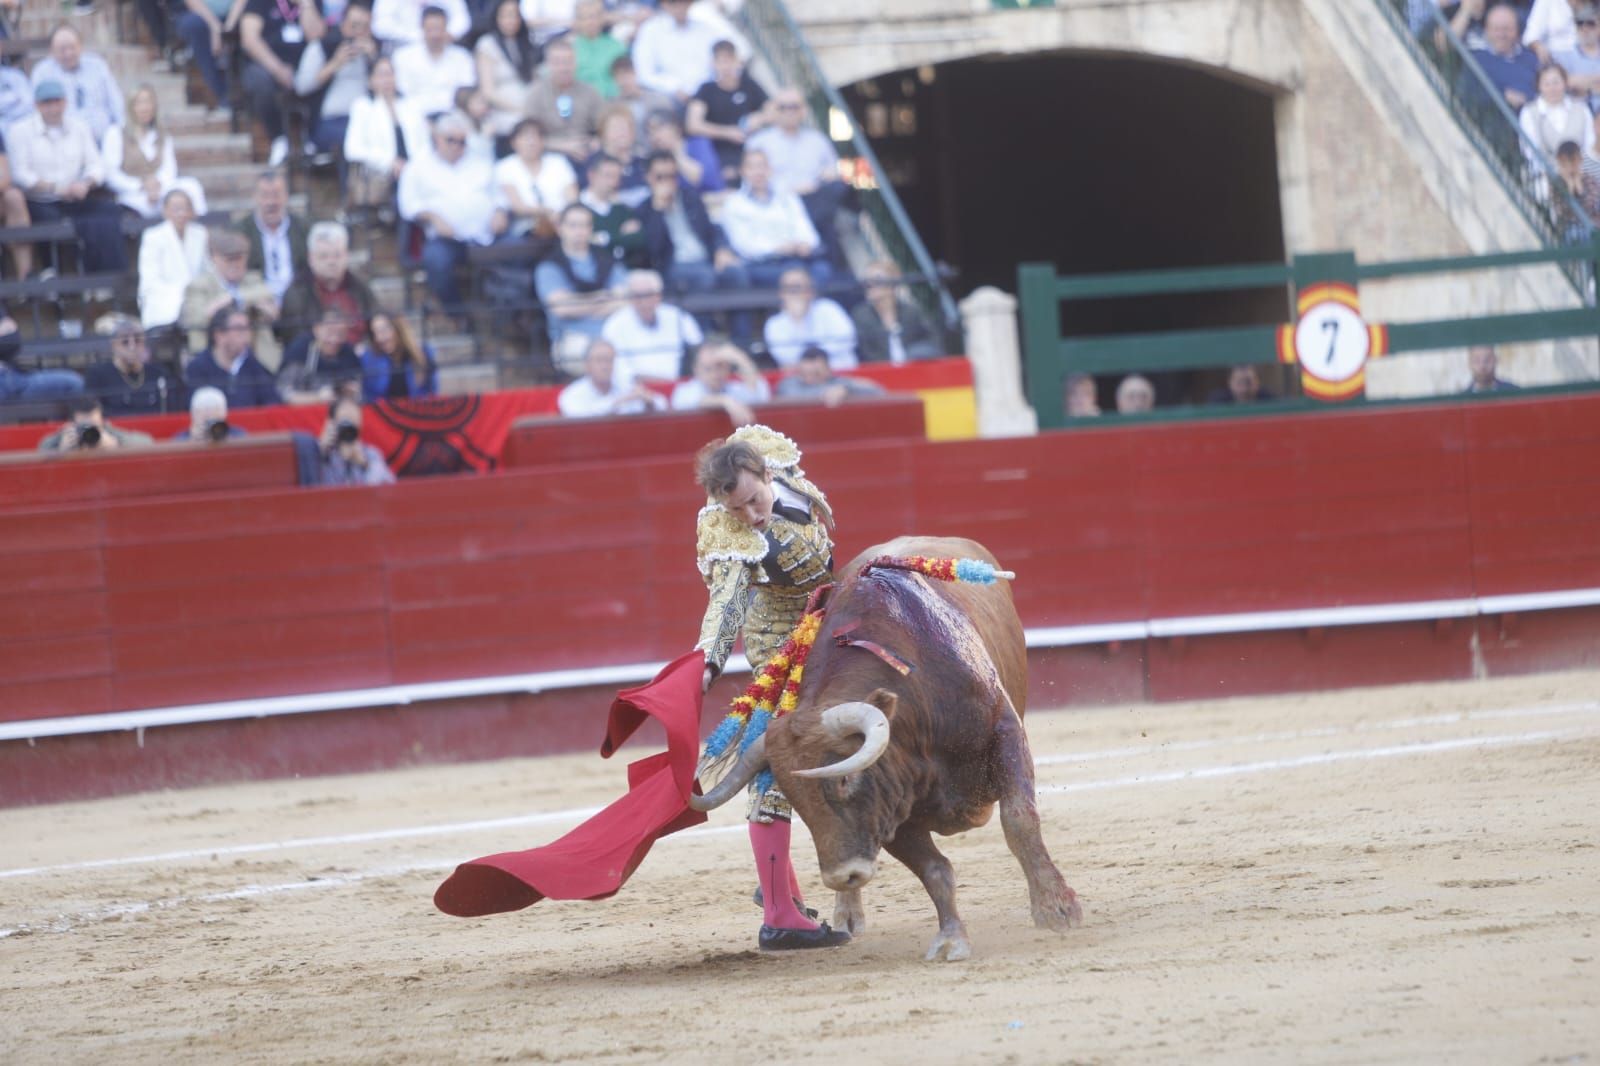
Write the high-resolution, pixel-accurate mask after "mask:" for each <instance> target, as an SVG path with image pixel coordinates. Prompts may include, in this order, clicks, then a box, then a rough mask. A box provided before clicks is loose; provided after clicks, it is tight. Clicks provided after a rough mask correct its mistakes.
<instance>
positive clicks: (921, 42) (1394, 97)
mask: <svg viewBox="0 0 1600 1066" xmlns="http://www.w3.org/2000/svg"><path fill="white" fill-rule="evenodd" d="M791 10H792V11H793V12H794V14H795V17H796V18H798V19H799V20H800V22H801V23H802V25H803V26H804V28H805V30H806V36H807V39H808V40H809V41H810V43H811V45H812V47H813V48H814V49H815V50H816V52H817V54H818V56H819V58H820V59H821V61H822V64H823V66H824V68H825V70H826V71H827V73H828V76H829V78H830V79H831V80H832V81H834V82H835V83H836V84H847V83H851V82H855V81H859V80H861V79H864V78H869V77H873V76H877V75H881V74H885V73H888V72H890V71H895V70H903V69H908V68H915V67H919V66H924V65H936V64H939V63H943V62H949V61H953V60H958V59H970V58H974V57H994V58H996V59H1002V58H1004V57H1006V56H1010V55H1022V54H1032V53H1039V52H1057V51H1059V52H1062V53H1063V54H1064V55H1065V54H1069V53H1072V52H1079V53H1083V52H1089V53H1097V54H1108V53H1110V54H1117V53H1123V54H1128V55H1130V56H1136V57H1140V58H1148V59H1153V60H1157V61H1162V62H1173V63H1183V64H1186V65H1192V66H1195V67H1200V68H1203V69H1206V70H1209V71H1212V72H1214V73H1215V74H1217V75H1218V76H1219V77H1225V78H1229V79H1232V80H1235V81H1239V82H1242V83H1244V84H1247V85H1250V86H1253V87H1257V88H1259V89H1260V90H1261V91H1263V92H1266V93H1270V94H1271V95H1272V96H1273V97H1274V98H1275V99H1276V101H1277V141H1278V160H1279V177H1280V182H1281V200H1282V204H1283V227H1284V238H1285V246H1286V247H1287V248H1288V249H1289V250H1290V252H1291V253H1303V252H1312V251H1327V250H1334V249H1346V248H1348V249H1353V250H1354V251H1355V252H1356V254H1357V256H1358V257H1359V258H1360V259H1361V260H1363V261H1366V262H1377V261H1383V260H1392V259H1410V258H1422V257H1430V256H1448V255H1461V254H1468V253H1484V252H1492V251H1504V250H1513V249H1529V248H1535V247H1537V246H1538V239H1537V237H1536V235H1535V234H1534V232H1533V231H1532V229H1531V228H1530V227H1528V226H1527V225H1526V223H1524V222H1523V220H1522V219H1521V217H1520V216H1519V215H1518V214H1517V211H1516V209H1515V207H1514V206H1513V204H1512V202H1511V201H1510V200H1509V198H1508V197H1507V196H1506V195H1505V193H1504V192H1503V191H1502V189H1501V188H1500V186H1499V184H1498V183H1497V181H1496V180H1495V178H1494V176H1493V174H1492V173H1491V172H1490V171H1489V170H1488V168H1487V167H1486V166H1484V164H1483V163H1482V161H1481V159H1480V158H1479V156H1478V154H1477V151H1476V149H1475V148H1474V147H1473V146H1472V144H1471V143H1470V142H1469V141H1468V140H1467V138H1466V137H1465V136H1463V135H1462V134H1461V132H1460V131H1459V129H1458V128H1457V126H1456V124H1455V122H1454V120H1453V118H1452V117H1451V115H1450V114H1449V112H1448V111H1447V110H1446V108H1445V107H1444V105H1443V104H1442V103H1441V102H1440V101H1439V100H1438V98H1437V96H1436V95H1435V94H1434V92H1433V90H1432V88H1431V87H1430V86H1429V85H1428V83H1427V82H1426V81H1425V80H1424V78H1423V76H1422V74H1421V72H1420V71H1419V70H1418V69H1417V67H1416V64H1415V61H1414V60H1413V59H1412V58H1411V56H1410V54H1409V52H1408V51H1407V50H1406V49H1405V48H1404V47H1403V45H1402V43H1401V42H1400V41H1399V40H1398V39H1397V38H1396V36H1395V35H1394V32H1393V30H1392V29H1391V28H1390V27H1389V25H1388V23H1387V22H1386V21H1385V20H1384V19H1383V17H1382V14H1381V12H1380V11H1379V9H1378V6H1377V0H1168V2H1164V3H1149V2H1147V0H1057V3H1056V6H1055V7H1053V8H1035V9H1029V10H1023V11H992V10H990V9H989V7H988V4H987V2H986V0H807V2H806V3H804V4H791ZM1363 302H1364V309H1365V311H1366V313H1367V315H1368V317H1369V318H1370V319H1372V320H1374V321H1385V322H1403V321H1415V320H1420V319H1430V318H1444V317H1453V316H1457V315H1463V316H1464V315H1487V314H1495V313H1503V312H1507V311H1514V310H1531V309H1536V308H1557V307H1571V306H1575V304H1576V302H1577V296H1576V294H1575V293H1574V291H1573V289H1572V287H1571V286H1570V284H1568V282H1567V281H1566V280H1565V279H1564V278H1563V277H1562V276H1561V275H1560V274H1559V273H1558V272H1557V271H1556V270H1554V269H1553V268H1546V269H1543V270H1538V269H1529V270H1518V271H1514V272H1504V273H1499V274H1494V273H1489V274H1475V275H1466V274H1463V275H1455V276H1436V277H1423V278H1416V279H1407V280H1405V281H1403V282H1383V283H1374V284H1370V285H1368V286H1365V287H1364V291H1363ZM1501 365H1502V369H1503V372H1504V373H1505V375H1506V376H1508V377H1510V378H1512V379H1514V380H1519V381H1522V382H1524V383H1527V384H1535V383H1545V382H1554V381H1570V380H1575V379H1580V378H1595V377H1597V376H1600V355H1597V353H1596V347H1595V345H1594V344H1593V343H1592V342H1591V343H1588V344H1585V345H1576V344H1561V345H1552V344H1543V345H1527V346H1522V347H1520V348H1517V349H1507V350H1505V351H1504V352H1503V353H1502V360H1501ZM1369 382H1370V384H1369V393H1370V394H1371V395H1373V396H1400V395H1425V394H1431V393H1437V392H1449V391H1453V390H1454V389H1456V388H1458V387H1460V385H1461V384H1464V382H1465V370H1464V359H1463V355H1462V353H1460V352H1443V353H1437V354H1429V355H1417V356H1407V357H1405V358H1403V359H1395V360H1391V361H1387V362H1384V363H1382V364H1378V365H1375V366H1374V367H1373V369H1372V372H1371V373H1370V374H1369Z"/></svg>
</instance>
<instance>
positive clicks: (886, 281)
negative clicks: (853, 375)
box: [850, 259, 944, 366]
mask: <svg viewBox="0 0 1600 1066" xmlns="http://www.w3.org/2000/svg"><path fill="white" fill-rule="evenodd" d="M865 281H866V289H867V298H866V299H865V300H863V301H862V302H861V303H860V304H858V305H857V306H856V309H855V311H854V312H852V313H851V315H850V318H851V320H852V321H853V322H854V323H855V327H856V338H857V346H856V353H857V355H859V356H860V358H861V361H862V362H863V363H884V362H888V363H893V364H894V365H895V366H899V365H900V364H901V363H906V362H910V361H911V360H913V359H937V358H938V357H939V356H941V355H943V354H944V342H943V341H942V340H940V337H939V327H937V326H935V325H934V324H933V320H932V319H930V318H929V317H928V316H927V315H926V314H925V313H923V311H922V309H921V308H919V307H918V306H917V305H916V304H914V303H912V302H911V301H910V300H908V299H907V298H906V294H905V293H904V292H903V291H902V288H901V285H900V268H899V267H897V266H895V265H894V263H893V262H891V261H890V260H887V259H883V260H880V261H878V262H876V263H873V264H872V265H871V266H869V267H868V268H867V276H866V278H865Z"/></svg>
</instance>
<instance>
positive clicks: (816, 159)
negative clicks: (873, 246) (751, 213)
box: [747, 89, 852, 269]
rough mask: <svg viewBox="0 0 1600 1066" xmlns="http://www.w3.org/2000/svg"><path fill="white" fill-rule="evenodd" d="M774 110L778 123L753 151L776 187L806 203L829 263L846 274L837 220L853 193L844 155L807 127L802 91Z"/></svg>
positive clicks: (783, 94)
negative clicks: (844, 173) (843, 174)
mask: <svg viewBox="0 0 1600 1066" xmlns="http://www.w3.org/2000/svg"><path fill="white" fill-rule="evenodd" d="M772 107H773V112H774V114H775V115H776V120H775V121H774V123H773V124H772V125H770V126H768V127H767V128H766V129H764V130H762V131H761V132H760V133H757V134H756V135H755V136H753V137H751V138H750V140H749V143H748V145H747V151H759V152H762V153H764V154H765V155H766V157H767V163H768V165H769V166H770V167H771V169H772V185H773V187H774V188H775V189H777V190H778V191H779V192H788V193H793V194H794V195H796V196H798V197H800V200H801V202H802V203H804V204H805V205H806V211H807V212H809V213H810V215H811V222H812V224H813V225H815V226H816V228H817V232H818V233H819V234H820V235H821V237H822V244H823V247H824V248H826V249H827V250H828V257H829V260H830V261H831V262H832V263H833V265H834V267H835V268H838V269H843V268H844V267H845V260H844V257H843V252H842V250H841V249H840V248H839V240H838V231H837V219H838V216H839V212H840V211H841V210H843V209H844V207H845V205H846V203H847V202H849V200H850V197H851V192H852V190H851V188H850V186H848V185H846V184H845V183H844V182H842V181H840V180H839V153H838V152H836V151H834V148H833V142H832V141H830V140H828V138H827V137H825V136H824V135H823V134H822V132H821V131H820V130H818V129H816V128H815V127H813V126H811V125H809V124H808V123H807V122H806V114H807V112H806V102H805V98H804V97H802V96H801V95H800V90H798V89H780V90H778V92H777V94H776V95H775V96H774V97H773V100H772Z"/></svg>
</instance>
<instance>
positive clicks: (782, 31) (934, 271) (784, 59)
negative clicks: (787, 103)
mask: <svg viewBox="0 0 1600 1066" xmlns="http://www.w3.org/2000/svg"><path fill="white" fill-rule="evenodd" d="M738 21H739V24H740V29H742V30H743V31H744V32H745V34H746V35H747V36H749V38H750V41H751V43H752V44H754V45H755V47H756V49H757V51H759V52H760V54H761V57H762V59H764V60H765V61H766V63H767V65H768V66H769V67H771V68H772V70H773V71H774V72H775V73H776V74H777V75H778V77H779V78H781V79H782V80H783V81H784V82H785V83H786V84H789V85H793V86H795V87H796V88H798V89H800V91H801V92H802V93H803V94H804V95H805V97H806V99H807V100H808V101H809V102H810V104H811V111H812V116H813V117H814V118H815V119H816V121H817V123H818V126H819V128H821V129H823V130H827V129H828V116H829V111H830V110H834V111H837V112H838V113H840V114H842V115H843V116H844V117H845V118H846V119H847V120H848V121H849V123H850V141H849V143H848V145H846V146H842V150H841V151H840V155H841V157H843V158H846V159H850V158H853V159H856V160H859V161H860V162H861V163H862V164H863V165H864V167H865V168H866V169H867V171H868V172H869V173H870V174H871V175H872V177H873V180H874V186H875V187H873V188H861V187H860V186H859V185H858V186H857V191H858V193H859V194H860V196H861V201H862V205H863V207H864V208H865V211H866V214H867V216H868V217H869V218H870V219H871V221H872V229H873V231H874V232H873V234H872V235H871V236H873V237H875V238H876V243H877V245H878V247H879V250H880V251H881V252H882V253H884V254H885V255H886V256H887V257H888V258H891V259H893V260H894V261H895V262H896V263H897V264H898V265H899V267H900V270H901V271H902V272H903V273H905V274H917V275H921V276H922V277H924V278H927V279H928V283H927V285H926V287H917V288H916V290H915V292H916V298H917V301H918V303H920V304H922V306H923V309H924V310H925V311H927V312H929V313H930V314H933V315H935V316H937V317H938V318H939V320H940V321H942V322H943V323H944V324H945V327H946V328H947V329H949V330H952V331H957V330H959V329H960V316H959V314H958V312H957V310H956V303H955V299H954V298H953V297H952V296H951V295H950V292H949V290H948V289H946V288H945V286H944V284H943V282H942V281H941V280H940V278H941V275H940V273H939V270H938V268H937V267H936V266H935V265H934V262H933V257H932V256H930V255H929V254H928V249H927V248H926V247H925V246H924V245H923V243H922V239H921V237H919V236H918V235H917V231H916V227H914V226H913V225H912V224H911V218H910V216H908V215H907V214H906V211H905V207H904V206H903V205H902V204H901V203H900V197H899V196H897V195H896V194H895V191H894V187H893V186H891V185H889V184H888V182H887V181H886V179H885V176H884V172H883V167H882V166H881V165H880V164H879V162H878V157H877V154H876V153H874V152H873V150H872V145H871V144H869V143H868V142H867V139H866V137H865V136H864V135H863V134H862V132H861V124H860V123H859V122H857V121H856V118H855V115H854V114H852V113H851V111H850V106H849V105H848V104H846V103H845V101H844V97H842V96H840V95H839V92H838V90H837V89H835V88H834V87H833V85H832V84H831V83H829V81H828V79H827V78H826V77H825V76H824V75H823V72H822V64H821V63H820V62H819V61H818V60H817V56H816V53H815V52H813V51H812V50H811V46H810V45H809V44H808V43H807V42H806V39H805V35H804V34H803V33H802V32H801V30H800V27H799V26H798V25H797V24H796V23H795V21H794V18H793V16H791V15H790V14H789V9H788V6H787V5H786V4H785V3H784V2H783V0H745V2H744V4H743V5H742V6H741V7H740V9H739V14H738Z"/></svg>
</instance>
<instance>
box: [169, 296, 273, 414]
mask: <svg viewBox="0 0 1600 1066" xmlns="http://www.w3.org/2000/svg"><path fill="white" fill-rule="evenodd" d="M206 339H207V341H208V342H209V343H208V344H207V346H206V348H205V350H203V351H202V352H200V354H198V355H196V356H195V357H194V358H193V359H191V360H189V363H188V365H187V366H185V367H184V368H183V380H184V383H185V384H187V385H188V386H189V388H191V389H198V388H201V387H202V386H205V385H210V386H213V387H214V388H216V389H218V390H220V391H221V392H222V394H223V395H224V396H226V397H227V399H228V406H229V407H267V406H270V405H272V404H276V403H278V402H279V398H278V388H277V384H276V383H275V382H274V381H273V378H272V371H270V370H268V369H267V368H266V367H264V366H262V365H261V361H260V360H259V359H257V358H256V357H255V354H254V353H252V352H251V351H250V315H249V314H248V313H246V312H244V311H240V310H238V309H237V308H233V307H224V308H223V309H222V310H220V311H218V312H217V313H216V314H214V315H212V316H211V324H210V325H209V326H208V327H207V329H206Z"/></svg>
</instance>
